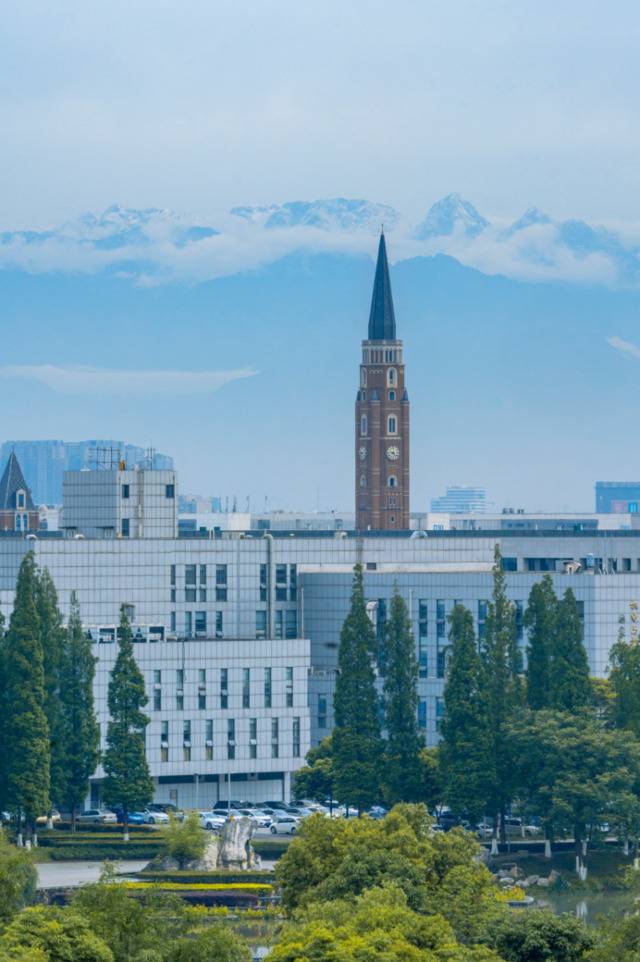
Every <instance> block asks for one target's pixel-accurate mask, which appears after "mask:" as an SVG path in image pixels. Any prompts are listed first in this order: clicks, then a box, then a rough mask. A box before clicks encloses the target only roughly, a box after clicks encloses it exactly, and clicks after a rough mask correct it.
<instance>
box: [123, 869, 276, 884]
mask: <svg viewBox="0 0 640 962" xmlns="http://www.w3.org/2000/svg"><path fill="white" fill-rule="evenodd" d="M136 878H138V879H141V880H142V881H145V882H158V883H160V884H161V885H163V884H164V883H165V882H180V883H183V884H184V883H191V884H195V885H198V884H200V883H210V884H215V883H225V882H226V883H234V882H235V883H240V884H242V885H244V884H245V883H246V884H248V883H252V882H253V883H256V882H257V883H259V882H264V883H266V884H269V883H270V882H272V881H273V879H274V873H273V872H267V871H264V872H257V871H252V870H247V871H246V872H243V871H238V872H233V871H224V870H223V869H221V870H220V871H218V872H189V871H188V870H187V869H183V870H182V871H180V870H177V871H175V872H154V871H153V870H152V869H144V870H143V871H142V872H136Z"/></svg>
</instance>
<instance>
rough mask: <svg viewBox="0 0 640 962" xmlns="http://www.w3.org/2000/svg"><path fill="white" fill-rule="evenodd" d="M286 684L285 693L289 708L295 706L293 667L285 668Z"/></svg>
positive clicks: (286, 703)
mask: <svg viewBox="0 0 640 962" xmlns="http://www.w3.org/2000/svg"><path fill="white" fill-rule="evenodd" d="M284 672H285V685H284V695H285V705H286V706H287V708H293V668H285V670H284Z"/></svg>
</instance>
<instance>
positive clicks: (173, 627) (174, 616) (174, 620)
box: [170, 611, 176, 635]
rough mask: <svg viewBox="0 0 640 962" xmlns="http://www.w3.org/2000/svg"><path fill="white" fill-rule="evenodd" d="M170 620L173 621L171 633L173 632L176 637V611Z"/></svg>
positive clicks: (172, 613)
mask: <svg viewBox="0 0 640 962" xmlns="http://www.w3.org/2000/svg"><path fill="white" fill-rule="evenodd" d="M170 619H171V621H170V624H171V631H172V633H173V634H174V635H175V633H176V613H175V611H172V612H171V615H170Z"/></svg>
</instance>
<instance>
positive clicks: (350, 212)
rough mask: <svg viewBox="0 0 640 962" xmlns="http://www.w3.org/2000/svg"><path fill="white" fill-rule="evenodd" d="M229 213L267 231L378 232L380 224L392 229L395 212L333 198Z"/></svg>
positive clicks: (374, 205) (362, 201)
mask: <svg viewBox="0 0 640 962" xmlns="http://www.w3.org/2000/svg"><path fill="white" fill-rule="evenodd" d="M231 213H232V214H234V215H235V216H236V217H242V218H243V219H244V220H246V221H249V222H250V223H251V224H255V225H256V226H259V227H266V228H267V229H268V230H273V229H275V228H279V227H280V228H282V227H317V228H320V230H326V231H332V230H340V231H352V230H353V231H355V230H365V231H379V230H380V226H381V224H384V226H385V227H388V228H393V227H394V226H395V225H396V224H397V222H398V219H399V217H398V212H397V211H396V210H394V209H393V207H389V206H387V205H386V204H375V203H371V201H368V200H348V199H347V198H345V197H334V198H331V199H329V200H312V201H306V200H294V201H290V202H289V203H286V204H270V205H269V206H267V207H233V208H232V209H231Z"/></svg>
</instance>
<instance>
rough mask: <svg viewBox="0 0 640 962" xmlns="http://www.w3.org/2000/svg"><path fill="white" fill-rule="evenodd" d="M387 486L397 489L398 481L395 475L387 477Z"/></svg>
mask: <svg viewBox="0 0 640 962" xmlns="http://www.w3.org/2000/svg"><path fill="white" fill-rule="evenodd" d="M387 485H388V486H389V487H390V488H397V487H398V479H397V478H396V476H395V474H390V475H389V477H388V478H387Z"/></svg>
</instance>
